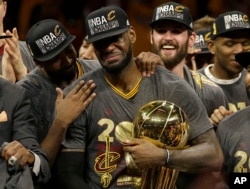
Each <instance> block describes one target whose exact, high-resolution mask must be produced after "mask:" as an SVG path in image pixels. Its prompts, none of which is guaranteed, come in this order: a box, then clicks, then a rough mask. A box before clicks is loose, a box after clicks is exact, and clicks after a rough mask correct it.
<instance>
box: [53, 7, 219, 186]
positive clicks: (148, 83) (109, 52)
mask: <svg viewBox="0 0 250 189" xmlns="http://www.w3.org/2000/svg"><path fill="white" fill-rule="evenodd" d="M85 26H86V31H87V35H88V42H89V43H93V45H94V48H95V53H96V55H97V57H98V60H99V62H100V64H101V65H102V68H100V69H97V70H95V71H93V72H90V73H87V74H85V75H84V76H83V77H82V78H81V79H83V80H85V81H87V80H90V79H92V80H93V81H94V82H95V83H96V89H95V91H94V92H95V93H96V98H95V100H94V101H92V102H91V103H90V104H89V106H88V107H87V108H86V109H85V111H84V112H82V114H81V115H80V116H79V117H78V118H77V119H76V120H75V121H74V123H72V125H71V126H70V127H69V129H68V132H67V135H66V138H65V141H64V142H63V149H62V151H61V153H60V154H59V157H58V161H57V167H58V173H59V175H58V176H59V179H60V181H61V183H62V187H61V188H70V189H76V188H79V189H80V188H81V189H82V188H94V189H96V188H116V189H117V188H123V189H124V188H126V189H130V188H131V189H132V188H142V187H143V185H142V182H143V181H145V178H143V177H144V175H145V176H147V174H144V173H145V171H144V170H149V172H150V171H151V170H150V169H152V168H157V167H160V168H159V170H160V171H162V172H163V174H162V178H161V180H162V181H160V182H161V183H162V185H164V186H161V187H162V188H167V187H168V186H167V185H170V183H171V182H168V181H167V180H168V178H169V176H168V175H169V174H168V172H171V173H170V174H171V175H178V174H175V173H173V172H174V171H175V172H177V173H178V171H185V172H187V171H189V172H204V171H218V170H220V169H221V166H222V162H223V155H222V151H221V148H220V145H219V143H218V141H217V138H216V135H215V133H214V130H213V126H212V125H211V124H210V122H209V119H208V117H207V114H206V110H205V108H204V106H203V104H202V102H201V101H200V99H199V98H198V96H197V94H196V93H195V92H194V91H193V89H192V88H191V87H190V86H189V85H188V83H187V82H186V81H185V80H183V79H181V78H179V77H178V76H176V75H175V74H173V73H171V72H170V71H168V70H167V69H165V68H162V67H161V66H158V67H157V68H156V72H155V74H154V75H152V76H151V77H150V78H147V77H142V74H141V72H140V71H139V70H138V69H137V67H136V64H135V58H134V56H133V50H132V49H133V43H135V41H136V33H135V30H134V28H133V26H131V25H130V23H129V20H128V16H127V14H126V13H125V12H124V11H123V10H122V9H121V8H119V7H116V6H108V7H102V8H100V9H98V10H96V11H93V12H91V13H90V14H89V15H88V16H87V17H86V21H85ZM148 61H150V60H148ZM77 83H78V81H77ZM73 86H74V84H73V85H72V86H69V87H68V88H66V89H65V93H67V91H69V90H70V88H71V87H73ZM187 145H188V146H187ZM175 147H176V148H175ZM162 167H166V168H171V170H170V169H161V168H162ZM174 180H175V178H173V179H172V183H173V182H174ZM149 181H150V183H149V184H150V185H154V183H155V182H157V181H156V179H153V178H152V179H150V180H149ZM148 186H149V185H148ZM148 186H146V187H147V188H148ZM174 186H175V184H174V183H173V187H174ZM144 188H145V187H144Z"/></svg>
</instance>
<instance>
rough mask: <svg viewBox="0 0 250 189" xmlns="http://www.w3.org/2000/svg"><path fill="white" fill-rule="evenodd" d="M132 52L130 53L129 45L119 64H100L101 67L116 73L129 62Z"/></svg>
mask: <svg viewBox="0 0 250 189" xmlns="http://www.w3.org/2000/svg"><path fill="white" fill-rule="evenodd" d="M132 54H133V53H132V46H131V45H129V47H128V52H127V54H125V56H124V59H123V60H122V61H121V62H120V63H119V64H115V65H111V66H105V65H102V67H103V68H104V69H105V70H106V71H107V72H108V73H111V74H114V75H117V74H119V73H120V72H121V71H122V70H123V69H124V68H125V67H126V66H127V65H128V64H129V62H130V61H131V59H132Z"/></svg>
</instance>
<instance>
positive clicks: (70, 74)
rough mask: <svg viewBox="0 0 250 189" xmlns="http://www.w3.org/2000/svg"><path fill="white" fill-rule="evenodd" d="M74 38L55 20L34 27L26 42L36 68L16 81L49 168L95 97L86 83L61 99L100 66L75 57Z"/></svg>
mask: <svg viewBox="0 0 250 189" xmlns="http://www.w3.org/2000/svg"><path fill="white" fill-rule="evenodd" d="M74 39H75V36H73V35H71V34H70V33H69V32H68V31H67V30H66V28H65V27H64V26H63V25H62V24H61V23H60V22H59V21H57V20H54V19H45V20H42V21H40V22H37V23H36V24H34V25H33V26H32V27H31V28H30V30H29V31H28V33H27V36H26V43H27V46H28V48H29V50H30V54H31V55H32V57H33V59H34V62H35V63H36V64H37V67H36V68H35V69H34V70H32V71H31V72H29V73H28V75H27V76H26V77H25V78H24V79H23V80H21V81H19V82H17V85H20V86H22V87H23V88H25V89H26V91H27V93H28V95H29V96H30V98H31V102H32V109H31V113H32V114H34V116H35V117H36V121H37V125H38V127H37V133H38V137H39V141H40V142H41V145H42V148H43V150H44V151H45V152H46V154H47V156H48V160H49V163H50V165H53V162H54V159H55V158H56V155H57V152H58V150H59V148H60V144H61V142H62V140H63V138H64V135H65V133H66V130H67V127H68V126H69V124H70V123H71V122H72V121H73V120H74V119H75V118H76V117H77V115H78V114H79V113H80V112H81V111H82V110H83V109H84V108H85V107H86V106H87V104H88V103H89V101H91V100H92V99H93V98H94V96H95V94H94V93H93V94H92V90H93V88H94V87H95V84H94V83H93V81H88V82H79V83H78V85H77V86H76V87H75V88H74V89H73V90H72V91H71V92H70V93H69V94H68V95H67V96H66V97H65V98H64V97H63V92H62V89H64V88H65V87H66V86H68V85H69V84H70V83H71V82H73V81H74V80H76V79H77V78H79V77H81V76H82V75H83V74H85V73H86V72H88V71H90V70H92V69H96V68H97V67H100V65H99V63H98V62H96V63H95V64H93V63H89V62H88V61H83V60H80V59H78V58H77V53H76V50H75V48H74V46H73V45H72V41H73V40H74ZM55 105H56V106H55ZM52 176H53V175H52ZM48 187H49V186H45V188H48ZM51 187H52V188H55V187H56V186H51Z"/></svg>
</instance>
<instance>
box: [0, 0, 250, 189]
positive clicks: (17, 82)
mask: <svg viewBox="0 0 250 189" xmlns="http://www.w3.org/2000/svg"><path fill="white" fill-rule="evenodd" d="M6 11H7V2H6V1H5V0H0V32H1V35H0V75H1V77H0V86H1V87H0V90H1V91H2V92H1V93H0V96H1V99H2V100H1V103H0V108H1V110H0V122H1V123H0V131H1V132H0V133H1V134H0V135H1V137H0V167H1V168H2V169H1V170H2V171H1V172H0V188H19V189H27V188H30V189H32V188H35V189H45V188H46V189H50V188H51V189H52V188H53V189H54V188H60V189H61V188H62V189H78V188H79V189H80V188H94V189H96V188H131V189H132V188H145V187H146V188H149V189H151V188H152V189H153V188H155V187H156V184H155V183H156V182H158V183H157V188H158V187H159V185H161V187H160V188H162V189H165V188H168V189H170V188H171V189H198V188H204V189H207V188H208V189H229V188H230V181H229V179H230V174H231V173H248V172H250V167H249V163H248V162H249V158H250V147H249V142H250V140H249V139H248V136H249V135H248V133H249V132H250V129H248V125H249V121H248V120H249V119H248V116H247V114H248V111H249V110H250V109H249V104H250V90H249V88H250V87H249V86H250V79H249V78H250V67H249V64H250V52H249V51H250V20H249V17H248V15H247V14H246V13H244V12H241V11H238V10H232V11H227V12H224V13H222V14H220V15H219V16H218V17H216V18H213V17H209V16H208V15H206V16H204V17H202V18H200V19H197V20H193V18H192V16H191V13H190V10H189V8H188V7H186V6H184V5H182V4H179V3H176V2H171V1H170V2H166V3H163V4H161V5H159V6H157V7H155V8H154V11H153V14H152V19H151V22H150V23H149V26H150V38H149V40H150V44H151V47H152V52H141V53H140V54H139V55H137V56H136V55H135V53H134V49H133V46H134V44H135V43H136V39H137V38H141V37H143V35H142V34H139V33H136V28H135V27H134V26H133V25H132V24H131V22H130V20H129V17H128V15H127V13H126V12H125V11H124V10H123V9H122V8H120V7H119V6H117V5H109V6H104V7H101V8H99V9H96V10H94V11H92V12H90V13H89V14H88V15H87V17H86V18H85V20H84V24H85V25H84V26H85V30H86V33H87V35H86V36H85V37H84V39H83V41H82V45H81V47H80V48H79V49H76V48H75V47H74V45H73V41H74V40H76V37H75V36H74V35H72V34H71V33H70V32H69V31H68V30H67V29H66V27H65V26H64V25H63V24H62V23H61V22H60V21H59V20H55V19H51V18H48V19H42V20H40V21H38V22H37V23H35V24H34V25H33V26H32V27H30V28H29V30H28V32H27V34H26V38H25V41H22V40H19V36H18V30H17V28H13V30H12V31H10V30H4V25H3V19H4V17H5V14H6ZM145 38H146V37H145ZM153 101H161V102H162V106H166V102H171V103H173V104H174V105H176V106H177V107H179V108H180V109H181V110H182V111H183V112H185V115H186V117H187V120H188V127H186V129H185V131H186V130H188V135H186V136H187V139H186V140H187V143H186V145H185V147H183V148H174V147H171V146H168V144H164V143H163V138H166V136H167V134H168V129H169V130H170V131H169V132H171V129H172V130H173V129H176V126H175V125H174V121H172V119H174V118H173V117H171V113H172V112H164V111H163V110H161V111H159V112H157V115H155V116H156V117H155V118H154V119H152V120H150V125H148V126H150V127H152V126H153V127H154V128H155V132H157V131H158V130H159V129H163V131H162V133H161V135H160V136H158V138H152V136H151V135H150V136H147V132H146V131H145V132H144V131H142V135H141V136H139V137H135V133H134V132H135V122H134V120H135V116H136V115H138V111H139V110H140V108H141V107H143V106H144V105H146V104H148V103H149V102H153ZM151 108H153V109H154V110H152V112H151V113H152V114H153V113H154V111H155V110H156V109H157V108H159V107H151ZM143 113H144V112H142V117H143V119H145V120H147V119H150V116H148V115H144V114H143ZM174 113H175V114H180V112H174ZM164 119H166V120H167V121H166V123H165V125H160V124H159V123H160V122H162V121H163V120H164ZM145 122H146V121H145ZM157 122H159V123H157ZM169 122H170V123H169ZM141 124H144V123H141ZM182 126H183V125H182ZM158 127H159V128H158ZM153 132H154V131H153ZM182 132H183V131H182ZM144 134H145V135H144ZM182 134H183V133H182ZM154 135H156V134H154ZM162 135H163V136H162ZM171 137H175V136H173V133H172V135H171ZM169 140H170V139H169ZM170 170H171V171H173V172H175V174H172V173H171V174H170V173H169V171H170ZM157 172H159V174H155V173H157ZM159 175H160V176H159ZM171 177H173V178H171ZM174 177H176V178H174ZM168 179H170V180H171V182H168V181H167V180H168ZM159 180H162V182H161V181H160V184H159ZM10 186H11V187H10Z"/></svg>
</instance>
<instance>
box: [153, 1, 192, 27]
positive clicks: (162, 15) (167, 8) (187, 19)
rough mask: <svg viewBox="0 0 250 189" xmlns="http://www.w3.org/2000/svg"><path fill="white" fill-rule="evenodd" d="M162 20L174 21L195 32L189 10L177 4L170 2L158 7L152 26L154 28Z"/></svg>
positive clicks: (155, 10)
mask: <svg viewBox="0 0 250 189" xmlns="http://www.w3.org/2000/svg"><path fill="white" fill-rule="evenodd" d="M161 20H173V21H176V22H179V23H181V24H184V25H185V26H187V27H188V28H189V29H191V30H193V18H192V16H191V14H190V11H189V8H188V7H185V6H183V5H181V4H179V3H176V2H168V3H165V4H162V5H160V6H158V7H156V8H155V9H154V13H153V17H152V21H151V23H150V26H151V27H154V24H155V23H156V22H158V21H161Z"/></svg>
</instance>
